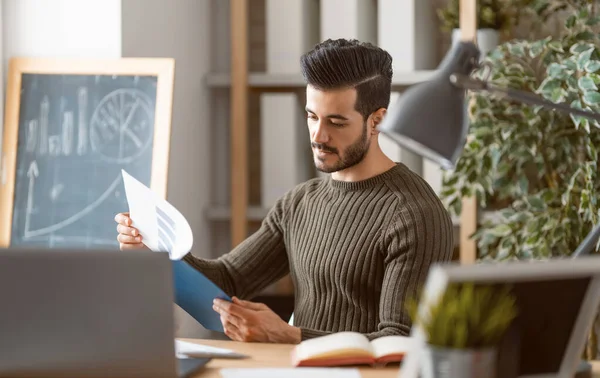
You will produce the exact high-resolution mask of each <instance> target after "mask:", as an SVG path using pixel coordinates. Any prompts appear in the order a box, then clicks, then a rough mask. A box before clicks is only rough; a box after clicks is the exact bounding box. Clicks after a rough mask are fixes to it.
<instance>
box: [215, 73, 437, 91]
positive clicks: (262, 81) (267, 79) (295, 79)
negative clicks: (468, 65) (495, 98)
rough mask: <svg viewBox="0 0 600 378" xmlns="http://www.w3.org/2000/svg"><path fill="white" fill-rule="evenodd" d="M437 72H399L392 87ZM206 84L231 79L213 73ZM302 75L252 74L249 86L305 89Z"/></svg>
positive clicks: (228, 82)
mask: <svg viewBox="0 0 600 378" xmlns="http://www.w3.org/2000/svg"><path fill="white" fill-rule="evenodd" d="M435 72H436V71H435V70H431V71H414V72H397V73H395V74H394V78H393V79H392V86H394V87H407V86H410V85H414V84H418V83H421V82H423V81H427V80H429V79H431V78H432V77H433V75H434V74H435ZM206 84H207V85H208V86H209V87H211V88H229V86H230V85H231V78H230V75H229V73H211V74H208V75H207V76H206ZM305 85H306V84H305V82H304V79H303V78H302V75H301V74H267V73H262V72H261V73H250V74H249V75H248V86H249V87H250V88H274V89H285V88H288V89H289V88H303V87H304V86H305Z"/></svg>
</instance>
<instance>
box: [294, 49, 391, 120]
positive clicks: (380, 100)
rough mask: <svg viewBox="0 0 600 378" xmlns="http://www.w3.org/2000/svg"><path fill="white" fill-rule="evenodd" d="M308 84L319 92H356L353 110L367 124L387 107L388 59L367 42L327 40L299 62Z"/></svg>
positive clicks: (384, 52) (389, 69)
mask: <svg viewBox="0 0 600 378" xmlns="http://www.w3.org/2000/svg"><path fill="white" fill-rule="evenodd" d="M300 66H301V69H302V75H303V76H304V80H305V81H306V83H307V84H309V85H311V86H313V87H314V88H316V89H318V90H322V91H326V90H332V89H345V88H355V89H356V104H355V106H354V108H355V109H356V111H358V112H359V113H360V114H362V115H363V118H364V119H365V120H366V119H367V118H368V117H369V115H370V114H371V113H373V112H374V111H376V110H377V109H379V108H386V109H387V107H388V105H389V103H390V94H391V86H392V73H393V69H392V57H391V55H390V54H389V53H388V52H387V51H385V50H383V49H381V48H379V47H377V46H374V45H373V44H371V43H368V42H362V43H361V42H359V41H357V40H355V39H352V40H347V39H336V40H332V39H328V40H326V41H324V42H321V43H319V44H317V45H316V46H315V47H314V48H313V49H312V50H311V51H309V52H307V53H306V54H304V55H302V57H301V58H300Z"/></svg>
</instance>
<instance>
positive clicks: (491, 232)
mask: <svg viewBox="0 0 600 378" xmlns="http://www.w3.org/2000/svg"><path fill="white" fill-rule="evenodd" d="M549 3H553V4H554V3H556V2H549ZM585 3H587V5H585V4H584V5H581V4H579V5H578V6H575V5H573V6H569V7H567V9H568V13H567V14H566V20H565V27H564V31H563V33H562V35H561V36H560V37H559V38H555V39H553V38H551V37H548V38H545V39H540V40H535V41H520V40H515V41H511V42H510V43H505V44H502V45H500V46H499V47H498V48H497V49H495V50H494V51H493V52H492V53H491V54H489V55H488V56H487V58H486V62H487V63H488V64H489V65H490V67H491V71H490V73H491V74H490V76H489V80H490V81H491V82H493V83H494V84H496V85H498V86H501V87H509V88H515V89H520V90H525V91H530V92H532V93H536V94H539V95H541V96H543V97H544V98H546V99H548V100H550V101H553V102H563V103H567V104H569V105H572V106H575V107H578V108H581V109H588V110H592V111H595V112H600V92H599V89H598V88H599V87H600V49H599V42H598V41H599V34H598V30H599V28H600V15H599V14H598V9H597V7H595V6H594V3H593V2H585ZM567 4H571V3H570V2H567ZM572 4H575V2H572ZM477 75H478V76H479V77H481V78H483V77H484V76H485V75H486V73H484V72H479V73H477ZM469 96H470V105H469V114H470V123H471V125H470V129H469V134H468V136H467V143H466V146H465V150H464V151H463V154H462V155H461V157H460V159H459V160H458V162H457V165H456V169H455V170H454V171H452V172H449V173H448V174H446V175H445V177H444V180H443V184H442V191H441V193H440V196H441V197H442V199H443V200H444V201H445V202H446V203H447V205H448V207H449V208H450V210H451V212H452V213H453V214H455V215H458V214H460V212H461V200H462V198H463V197H465V196H467V197H468V196H476V198H477V200H478V204H479V207H480V209H482V210H484V211H486V212H490V211H493V215H494V216H492V217H486V216H483V217H480V218H482V219H483V221H482V222H481V223H480V224H479V225H478V228H477V231H476V233H475V234H474V235H473V238H474V239H475V240H476V242H477V246H478V254H479V258H480V259H481V260H490V261H494V262H499V261H507V260H514V259H519V260H523V259H525V260H526V259H537V260H539V259H547V258H553V257H567V256H569V255H570V254H571V253H572V252H573V251H574V250H575V249H576V247H577V246H578V245H579V244H580V243H581V242H582V240H583V239H584V237H585V236H586V235H587V234H588V233H589V232H590V231H591V229H592V227H593V225H594V224H597V223H598V222H599V220H600V219H599V215H600V202H599V201H598V194H599V193H600V177H599V175H598V163H599V157H598V146H600V124H598V123H597V122H594V121H589V120H588V119H584V118H580V117H574V116H570V115H567V114H564V113H560V112H554V111H548V110H546V109H542V108H540V107H534V106H530V105H526V104H523V103H520V102H517V101H508V100H506V99H500V98H496V97H495V96H493V95H489V94H485V93H471V94H470V95H469ZM595 340H596V338H595V337H594V336H593V335H592V337H591V338H590V344H589V345H588V354H587V358H589V359H591V358H597V357H598V351H597V347H596V345H595Z"/></svg>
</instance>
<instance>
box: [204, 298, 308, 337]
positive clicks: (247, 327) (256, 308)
mask: <svg viewBox="0 0 600 378" xmlns="http://www.w3.org/2000/svg"><path fill="white" fill-rule="evenodd" d="M232 300H233V302H229V301H225V300H222V299H215V300H214V301H213V310H215V311H216V312H218V313H219V315H221V323H223V329H224V330H225V334H226V335H227V336H229V338H231V339H232V340H235V341H248V342H266V343H288V344H298V343H299V342H300V341H301V332H300V328H296V327H293V326H291V325H289V324H288V323H286V322H285V321H283V319H281V318H280V317H279V315H277V314H276V313H274V312H273V311H272V310H271V309H270V308H269V307H267V306H266V305H265V304H263V303H255V302H250V301H244V300H241V299H238V298H237V297H233V298H232Z"/></svg>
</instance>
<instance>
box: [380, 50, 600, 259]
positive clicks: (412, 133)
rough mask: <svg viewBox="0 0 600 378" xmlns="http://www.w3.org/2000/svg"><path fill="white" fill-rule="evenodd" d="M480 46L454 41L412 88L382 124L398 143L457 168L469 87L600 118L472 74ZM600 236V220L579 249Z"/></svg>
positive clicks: (465, 127) (588, 247)
mask: <svg viewBox="0 0 600 378" xmlns="http://www.w3.org/2000/svg"><path fill="white" fill-rule="evenodd" d="M479 57H480V51H479V49H478V48H477V46H476V45H475V44H474V43H473V42H470V41H461V42H458V43H456V44H454V45H453V46H452V48H451V49H450V50H449V52H448V54H446V56H445V57H444V59H443V60H442V62H441V64H440V66H439V67H438V70H437V71H436V74H435V75H434V77H433V78H432V79H431V80H430V81H427V82H424V83H421V84H417V85H414V86H412V87H410V88H408V89H407V90H406V91H405V93H403V94H402V96H401V97H400V98H399V100H398V101H397V102H396V103H395V104H394V107H393V109H392V110H391V111H390V112H389V113H388V115H387V116H386V117H385V119H384V121H383V122H382V123H381V124H380V126H379V131H381V132H382V133H383V134H385V135H387V136H388V137H389V138H391V139H392V140H394V141H395V142H396V143H397V144H398V145H400V146H401V147H403V148H406V149H408V150H410V151H412V152H414V153H416V154H419V155H421V156H423V157H424V158H426V159H429V160H431V161H433V162H435V163H438V164H440V165H441V166H442V168H443V169H452V168H454V166H455V163H456V161H457V160H458V158H459V156H460V154H461V152H462V150H463V147H464V145H465V142H466V137H467V132H468V128H469V118H468V114H467V104H466V101H465V92H466V90H470V91H478V92H490V93H494V94H498V95H500V96H501V97H503V98H507V99H512V100H516V101H520V102H523V103H527V104H530V105H535V106H543V107H545V108H549V109H553V110H557V111H562V112H566V113H570V114H574V115H577V116H582V117H586V118H590V119H593V120H596V121H599V122H600V114H598V113H593V112H589V111H586V110H581V109H576V108H573V107H571V106H569V105H565V104H558V103H553V102H551V101H548V100H546V99H544V98H543V97H540V96H537V95H535V94H533V93H529V92H525V91H520V90H515V89H510V88H501V87H497V86H495V85H493V84H491V83H489V82H488V81H487V80H479V79H476V78H473V77H471V76H470V75H471V73H472V72H473V71H474V70H475V69H478V68H480V65H479ZM599 237H600V225H597V226H596V227H595V228H594V229H593V230H592V231H591V232H590V233H589V234H588V235H587V237H586V238H585V240H584V241H583V242H582V243H581V244H580V245H579V247H578V248H577V250H576V251H575V252H574V253H573V257H578V256H580V255H584V254H589V253H591V252H592V251H593V250H594V246H595V244H596V241H597V240H598V238H599Z"/></svg>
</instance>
